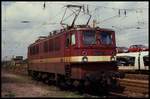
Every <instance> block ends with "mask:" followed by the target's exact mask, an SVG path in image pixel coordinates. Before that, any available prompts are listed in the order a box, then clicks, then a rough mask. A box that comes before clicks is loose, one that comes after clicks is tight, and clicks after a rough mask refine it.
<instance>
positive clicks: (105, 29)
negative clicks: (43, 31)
mask: <svg viewBox="0 0 150 99" xmlns="http://www.w3.org/2000/svg"><path fill="white" fill-rule="evenodd" d="M74 30H78V31H80V30H103V31H114V30H113V29H109V28H99V27H96V28H91V27H89V26H88V27H76V28H71V29H61V30H55V31H53V35H52V36H50V35H49V36H43V38H42V39H41V38H38V39H37V40H36V41H35V42H34V43H32V44H30V46H31V45H34V44H37V43H39V42H41V41H44V40H47V39H49V38H52V37H56V36H58V35H61V34H63V33H64V32H70V31H74ZM50 33H51V32H50Z"/></svg>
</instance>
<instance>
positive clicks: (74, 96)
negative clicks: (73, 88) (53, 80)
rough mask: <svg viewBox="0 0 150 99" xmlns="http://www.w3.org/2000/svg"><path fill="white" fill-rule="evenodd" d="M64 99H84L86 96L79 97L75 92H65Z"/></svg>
mask: <svg viewBox="0 0 150 99" xmlns="http://www.w3.org/2000/svg"><path fill="white" fill-rule="evenodd" d="M63 97H64V98H84V96H81V95H78V94H77V93H75V92H64V94H63Z"/></svg>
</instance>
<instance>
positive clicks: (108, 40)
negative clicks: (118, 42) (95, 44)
mask: <svg viewBox="0 0 150 99" xmlns="http://www.w3.org/2000/svg"><path fill="white" fill-rule="evenodd" d="M99 35H100V42H101V44H104V45H111V44H113V40H112V33H110V32H99Z"/></svg>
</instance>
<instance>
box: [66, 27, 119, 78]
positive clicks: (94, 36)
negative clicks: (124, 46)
mask: <svg viewBox="0 0 150 99" xmlns="http://www.w3.org/2000/svg"><path fill="white" fill-rule="evenodd" d="M65 45H66V48H65V49H64V50H65V56H67V57H70V58H69V59H66V60H67V61H66V66H68V65H67V64H68V63H69V64H70V69H71V70H70V71H71V78H73V79H87V77H88V79H93V78H92V77H91V76H93V77H96V76H95V75H101V74H103V73H104V72H105V75H108V76H110V75H111V74H112V71H115V70H117V65H116V43H115V33H114V31H113V30H109V29H101V28H90V27H82V28H76V29H74V30H71V31H70V32H68V33H66V40H65ZM112 75H113V74H112ZM94 79H95V78H94Z"/></svg>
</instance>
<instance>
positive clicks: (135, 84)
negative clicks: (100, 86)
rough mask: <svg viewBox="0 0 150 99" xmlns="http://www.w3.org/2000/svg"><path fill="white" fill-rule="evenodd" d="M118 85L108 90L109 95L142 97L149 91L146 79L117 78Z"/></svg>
mask: <svg viewBox="0 0 150 99" xmlns="http://www.w3.org/2000/svg"><path fill="white" fill-rule="evenodd" d="M118 80H119V84H120V87H119V88H116V89H115V90H113V91H110V94H111V95H115V96H119V97H143V98H147V97H148V93H149V81H148V80H135V79H127V78H125V79H118ZM121 88H122V89H123V90H122V91H120V90H121Z"/></svg>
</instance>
